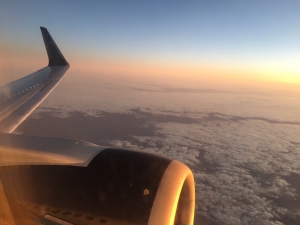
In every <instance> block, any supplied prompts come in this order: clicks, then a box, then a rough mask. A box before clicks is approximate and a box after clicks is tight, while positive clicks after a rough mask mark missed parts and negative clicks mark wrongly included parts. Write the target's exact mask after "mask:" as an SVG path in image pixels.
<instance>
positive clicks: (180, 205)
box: [148, 160, 195, 225]
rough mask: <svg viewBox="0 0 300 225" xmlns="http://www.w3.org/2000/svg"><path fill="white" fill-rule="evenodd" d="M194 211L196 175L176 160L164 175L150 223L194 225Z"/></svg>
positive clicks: (153, 224)
mask: <svg viewBox="0 0 300 225" xmlns="http://www.w3.org/2000/svg"><path fill="white" fill-rule="evenodd" d="M194 211H195V184H194V176H193V174H192V172H191V170H190V169H189V168H188V167H187V166H185V165H184V164H182V163H180V162H178V161H177V160H174V161H172V162H171V163H170V165H169V166H168V168H167V169H166V171H165V173H164V175H163V177H162V180H161V183H160V185H159V187H158V190H157V194H156V197H155V199H154V203H153V206H152V210H151V213H150V217H149V221H148V225H156V224H167V225H192V224H193V222H194Z"/></svg>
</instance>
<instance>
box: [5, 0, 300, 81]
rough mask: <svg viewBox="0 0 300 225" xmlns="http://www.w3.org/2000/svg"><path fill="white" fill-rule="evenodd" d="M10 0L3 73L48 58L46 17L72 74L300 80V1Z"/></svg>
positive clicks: (26, 68)
mask: <svg viewBox="0 0 300 225" xmlns="http://www.w3.org/2000/svg"><path fill="white" fill-rule="evenodd" d="M0 5H1V7H0V30H1V37H0V63H1V64H0V73H1V77H2V81H3V79H4V78H3V77H5V80H4V81H3V82H7V81H10V80H9V79H12V78H14V77H18V76H21V75H22V76H23V75H26V74H27V73H30V72H33V71H34V70H37V69H39V68H41V67H43V66H45V65H47V56H46V52H45V49H44V46H43V45H44V44H43V40H42V38H41V34H40V31H39V27H40V26H44V27H46V28H47V29H48V30H49V32H50V33H51V35H52V36H53V38H54V40H55V41H56V43H57V45H58V46H59V47H60V49H61V51H62V52H63V54H64V56H65V58H66V59H67V60H68V61H69V63H70V65H71V69H70V70H69V72H68V73H72V74H77V75H81V76H86V77H88V76H100V75H106V76H115V77H116V78H123V79H128V78H130V79H142V78H143V79H154V80H155V79H156V80H161V81H163V82H165V83H168V82H170V81H177V84H178V85H179V84H182V85H184V84H186V85H190V86H195V87H196V86H199V85H203V84H207V85H209V84H221V85H224V86H226V85H234V84H243V85H244V86H245V85H246V86H247V85H249V84H261V83H263V84H267V83H275V84H281V83H288V84H293V85H298V84H300V14H299V6H300V2H299V1H277V0H274V1H265V0H259V1H258V0H254V1H240V0H239V1H200V0H199V1H69V0H65V1H37V0H29V1H5V0H2V1H1V2H0ZM7 77H9V78H7ZM297 87H298V86H297Z"/></svg>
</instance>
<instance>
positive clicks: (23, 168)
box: [0, 27, 195, 225]
mask: <svg viewBox="0 0 300 225" xmlns="http://www.w3.org/2000/svg"><path fill="white" fill-rule="evenodd" d="M41 31H42V35H43V38H44V42H45V46H46V49H47V53H48V58H49V64H48V66H47V67H45V68H43V69H41V70H39V71H37V72H35V73H32V74H30V75H28V76H26V77H24V78H21V79H19V80H17V81H14V82H12V83H10V84H7V85H5V86H3V87H1V88H0V225H2V224H5V225H7V224H11V225H19V224H21V225H24V224H26V225H38V224H48V225H59V224H61V225H62V224H64V225H72V224H74V225H75V224H76V225H81V224H82V225H84V224H85V225H93V224H95V225H99V224H107V225H109V224H110V225H112V224H113V225H122V224H127V225H146V224H148V225H171V224H176V225H192V224H193V219H194V208H195V187H194V186H195V185H194V178H193V174H192V172H191V170H190V169H189V168H188V167H187V166H185V165H183V164H182V163H180V162H178V161H176V160H173V159H169V158H167V157H164V156H161V155H156V154H151V153H148V152H144V151H138V150H127V149H117V148H108V147H101V146H98V145H95V144H92V143H88V142H84V141H81V140H73V139H64V138H52V137H34V136H26V135H20V134H13V133H11V132H12V131H13V130H14V129H15V128H16V127H17V126H18V125H19V124H20V123H21V122H22V121H23V120H24V119H26V117H27V116H28V115H29V114H30V113H31V112H32V111H33V110H34V109H35V108H36V107H37V106H38V105H39V104H40V103H41V102H42V101H43V100H44V99H45V98H46V97H47V95H48V94H49V93H50V92H51V91H52V90H53V89H54V88H55V86H56V85H57V84H58V83H59V81H60V80H61V79H62V77H63V75H64V74H65V72H66V71H67V70H68V68H69V63H68V62H67V61H66V60H65V58H64V57H63V55H62V54H61V52H60V50H59V49H58V47H57V45H56V44H55V42H54V40H53V39H52V37H51V36H50V34H49V32H48V31H47V29H46V28H43V27H41ZM45 129H47V128H45ZM1 132H2V133H1Z"/></svg>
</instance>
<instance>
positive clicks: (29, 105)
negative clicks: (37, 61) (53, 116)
mask: <svg viewBox="0 0 300 225" xmlns="http://www.w3.org/2000/svg"><path fill="white" fill-rule="evenodd" d="M41 31H42V35H43V38H44V42H45V46H46V49H47V53H48V58H49V64H48V66H47V67H45V68H43V69H40V70H38V71H36V72H34V73H32V74H29V75H28V76H26V77H23V78H21V79H19V80H16V81H14V82H11V83H9V84H7V85H5V86H3V87H1V88H0V132H6V133H11V132H12V131H14V129H16V127H17V126H18V125H19V124H20V123H22V121H23V120H25V119H26V117H28V116H29V115H30V113H31V112H32V111H33V110H34V109H35V108H36V107H38V105H39V104H41V102H42V101H43V100H44V99H45V98H46V97H47V96H48V95H49V94H50V92H51V91H52V90H53V89H54V88H55V86H56V85H57V84H58V83H59V82H60V80H61V79H62V77H63V76H64V74H65V72H66V71H67V70H68V69H69V67H70V66H69V63H68V62H67V61H66V59H65V58H64V56H63V55H62V53H61V52H60V50H59V48H58V47H57V45H56V44H55V42H54V40H53V39H52V37H51V35H50V34H49V32H48V30H47V29H46V28H44V27H41Z"/></svg>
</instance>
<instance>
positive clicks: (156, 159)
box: [0, 134, 195, 225]
mask: <svg viewBox="0 0 300 225" xmlns="http://www.w3.org/2000/svg"><path fill="white" fill-rule="evenodd" d="M0 166H1V167H0V176H1V183H0V198H1V199H3V201H2V202H1V203H0V204H1V205H0V207H1V208H0V217H2V218H5V220H6V221H7V222H8V224H40V223H42V224H66V225H68V224H107V225H109V224H149V225H158V224H159V225H162V224H168V225H169V224H170V225H171V224H176V225H181V224H182V225H191V224H193V218H194V207H195V189H194V178H193V174H192V172H191V170H190V169H189V168H188V167H187V166H185V165H184V164H182V163H180V162H178V161H176V160H171V159H168V158H166V157H163V156H160V155H155V154H151V153H147V152H143V151H135V150H124V149H116V148H103V147H100V146H97V145H94V144H91V143H88V142H84V141H79V140H71V139H62V138H47V137H31V136H24V135H16V134H0Z"/></svg>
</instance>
